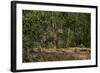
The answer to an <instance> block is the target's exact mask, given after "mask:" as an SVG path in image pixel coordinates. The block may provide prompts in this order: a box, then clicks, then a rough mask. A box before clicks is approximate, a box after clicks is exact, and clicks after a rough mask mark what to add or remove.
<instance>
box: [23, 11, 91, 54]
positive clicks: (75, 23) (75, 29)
mask: <svg viewBox="0 0 100 73" xmlns="http://www.w3.org/2000/svg"><path fill="white" fill-rule="evenodd" d="M22 21H23V22H22V24H23V27H22V29H23V37H22V38H23V53H24V52H25V51H27V50H28V49H31V48H40V47H43V44H44V43H43V42H41V40H42V37H43V34H44V33H46V32H49V31H52V32H55V31H57V30H59V29H61V30H62V31H63V33H62V34H61V36H60V37H59V40H58V46H57V47H58V48H68V47H87V48H90V46H91V45H90V44H91V43H90V42H91V29H90V27H91V25H90V24H91V23H90V22H91V16H90V14H89V13H75V12H52V11H32V10H23V12H22ZM46 45H47V48H53V47H54V44H53V43H52V42H48V44H46ZM24 55H25V54H24Z"/></svg>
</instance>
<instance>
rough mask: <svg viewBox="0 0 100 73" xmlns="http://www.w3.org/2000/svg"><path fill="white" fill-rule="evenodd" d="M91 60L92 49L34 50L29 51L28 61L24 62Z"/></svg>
mask: <svg viewBox="0 0 100 73" xmlns="http://www.w3.org/2000/svg"><path fill="white" fill-rule="evenodd" d="M90 58H91V49H90V48H79V47H74V48H60V49H55V48H49V49H44V48H33V49H31V50H29V52H28V57H27V59H28V60H27V61H25V60H24V62H46V61H63V60H66V61H67V60H87V59H90Z"/></svg>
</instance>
